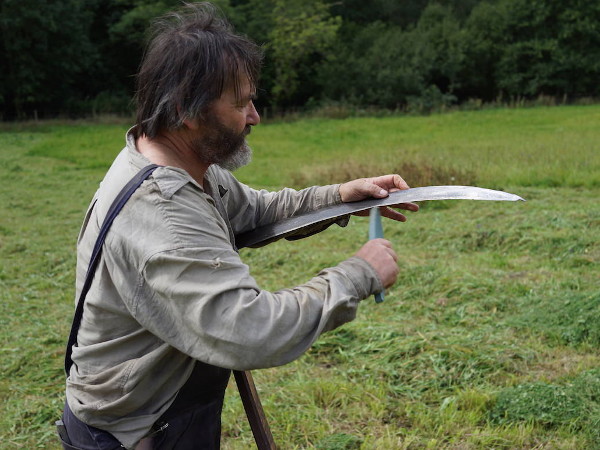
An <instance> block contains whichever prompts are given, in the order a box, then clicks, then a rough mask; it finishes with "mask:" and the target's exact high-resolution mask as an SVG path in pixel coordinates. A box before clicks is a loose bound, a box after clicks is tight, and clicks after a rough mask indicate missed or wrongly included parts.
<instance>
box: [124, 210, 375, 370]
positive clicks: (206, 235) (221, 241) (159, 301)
mask: <svg viewBox="0 0 600 450" xmlns="http://www.w3.org/2000/svg"><path fill="white" fill-rule="evenodd" d="M218 220H219V218H218V217H214V221H215V223H214V224H211V222H210V221H205V222H204V225H203V227H204V228H205V229H204V230H202V232H201V233H200V234H198V235H199V236H202V238H201V239H202V241H199V242H196V245H194V246H185V247H181V248H173V249H170V250H165V251H161V252H158V253H155V254H153V255H151V256H150V257H149V258H148V259H147V261H146V263H145V264H144V265H143V270H141V273H140V276H139V280H138V286H139V289H138V290H137V294H136V298H135V302H134V305H133V308H132V314H133V315H134V317H135V319H136V320H137V321H138V322H139V323H140V324H141V325H142V326H143V327H144V328H146V329H148V330H149V331H150V332H152V333H153V334H155V335H156V336H158V337H159V338H160V339H162V340H163V341H165V342H167V343H169V344H170V345H172V346H173V347H175V348H177V349H178V350H180V351H181V352H183V353H186V354H188V355H190V356H191V357H193V358H195V359H198V360H200V361H203V362H205V363H208V364H213V365H216V366H219V367H225V368H231V369H238V370H248V369H256V368H265V367H273V366H278V365H282V364H286V363H288V362H290V361H292V360H294V359H296V358H298V357H299V356H300V355H301V354H302V353H303V352H304V351H306V349H308V348H309V347H310V345H311V344H312V343H313V342H314V341H315V340H316V339H317V338H318V337H319V335H320V334H322V333H323V332H325V331H328V330H331V329H333V328H336V327H337V326H339V325H341V324H343V323H346V322H348V321H350V320H352V319H354V317H355V315H356V309H357V306H358V303H359V301H360V300H362V299H364V298H366V297H368V296H369V295H371V294H372V293H375V292H379V291H381V290H382V285H381V282H380V281H379V278H378V276H377V274H376V273H375V271H374V270H373V268H372V267H371V266H370V265H369V264H368V263H367V262H366V261H364V260H363V259H361V258H357V257H351V258H349V259H347V260H345V261H342V262H341V263H340V264H338V265H337V266H335V267H331V268H328V269H325V270H323V271H321V272H320V273H319V274H318V275H316V276H315V277H314V278H312V279H311V280H310V281H308V282H306V283H304V284H302V285H300V286H296V287H294V288H290V289H281V290H279V291H276V292H269V291H266V290H262V289H261V288H260V287H259V286H258V285H257V283H256V281H255V280H254V278H253V277H252V276H251V275H250V273H249V269H248V266H247V265H245V264H244V263H243V262H242V261H241V260H240V257H239V255H238V254H237V252H235V250H234V249H233V248H232V247H231V244H230V242H229V240H228V236H227V235H226V232H225V230H224V229H223V227H222V226H220V225H219V224H218V223H217V222H218Z"/></svg>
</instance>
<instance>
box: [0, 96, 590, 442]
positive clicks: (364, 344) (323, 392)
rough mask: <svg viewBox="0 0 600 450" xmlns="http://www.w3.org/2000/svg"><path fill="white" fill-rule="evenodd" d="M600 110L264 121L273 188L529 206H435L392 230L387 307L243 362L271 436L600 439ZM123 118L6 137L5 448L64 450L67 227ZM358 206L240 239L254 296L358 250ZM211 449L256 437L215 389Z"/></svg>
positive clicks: (254, 138) (265, 177)
mask: <svg viewBox="0 0 600 450" xmlns="http://www.w3.org/2000/svg"><path fill="white" fill-rule="evenodd" d="M598 123H600V107H598V106H586V107H555V108H533V109H515V110H491V111H478V112H459V113H450V114H443V115H434V116H429V117H386V118H361V119H345V120H315V119H310V120H300V121H297V122H293V123H271V124H267V125H262V126H260V127H257V128H256V129H255V131H254V132H253V134H252V135H251V143H252V145H253V147H254V148H255V161H254V162H253V163H252V165H250V166H248V167H247V168H244V169H242V170H240V171H239V173H238V176H239V178H240V179H242V180H243V181H245V182H247V183H249V184H251V185H253V186H256V187H260V188H262V187H266V188H277V187H281V186H284V185H295V186H299V185H304V184H310V183H314V182H318V183H328V182H337V181H342V180H343V179H344V178H348V177H353V176H358V175H372V174H375V173H378V172H382V171H383V172H389V171H396V170H397V169H402V168H404V169H405V170H402V171H401V173H402V175H403V176H404V177H405V178H406V179H407V181H408V182H409V183H410V184H412V185H414V186H417V185H424V184H440V183H457V184H477V185H479V186H483V187H490V188H502V189H505V190H508V191H510V192H514V193H517V194H519V195H521V196H523V197H525V198H526V199H527V200H528V202H527V203H518V204H517V203H488V202H467V201H464V202H457V201H454V202H452V201H447V202H428V203H425V204H424V205H422V210H421V211H420V212H419V213H417V214H410V215H409V221H408V222H407V223H405V224H399V223H386V224H385V225H384V227H385V232H386V237H387V238H388V239H390V240H391V241H393V243H394V246H395V249H396V250H397V252H398V254H399V255H400V259H401V266H402V270H401V274H400V277H399V280H398V282H397V283H396V285H395V286H394V287H392V288H391V289H390V290H389V292H388V293H387V295H386V301H385V302H384V303H383V304H375V303H374V301H373V300H372V299H368V300H366V301H365V302H364V303H363V304H362V305H361V308H360V310H359V313H358V317H357V319H356V320H355V321H354V322H352V323H350V324H347V325H345V326H344V327H342V328H340V329H338V330H336V331H333V332H330V333H328V334H326V335H324V336H323V337H322V338H321V339H320V340H319V341H318V342H317V343H316V344H315V345H314V347H313V348H312V349H311V350H310V351H309V352H308V353H307V354H306V355H304V356H303V357H302V358H300V359H299V360H298V361H296V362H294V363H292V364H289V365H287V366H284V367H280V368H274V369H268V370H262V371H255V372H254V378H255V380H256V383H257V386H258V389H259V391H260V393H261V397H262V400H263V403H264V407H265V410H266V414H267V416H268V418H269V420H270V423H271V426H272V429H273V433H274V436H275V438H276V440H277V442H278V443H279V444H280V446H281V448H286V449H287V448H320V449H330V450H331V449H342V448H344V449H351V448H363V449H371V448H381V449H392V448H394V449H396V448H399V449H402V448H407V449H408V448H410V449H413V448H414V449H417V448H431V449H437V448H448V449H458V448H460V449H471V448H472V449H478V448H507V449H508V448H510V449H513V448H553V449H554V448H558V449H572V448H581V449H587V448H600V433H599V432H598V430H599V429H600V374H599V372H598V368H599V367H600V365H599V362H600V352H599V351H598V348H599V344H600V332H599V329H600V328H599V327H600V276H599V275H600V272H599V270H598V269H599V262H600V245H599V242H600V206H599V205H598V196H599V194H600V148H599V147H600V144H599V142H600V127H598ZM126 129H127V126H126V125H124V124H86V123H77V124H60V123H54V124H37V125H36V124H30V125H12V126H7V125H4V126H3V127H2V128H1V129H0V177H1V179H2V184H1V185H0V287H1V289H0V300H1V301H0V305H1V308H2V314H1V315H0V339H2V345H1V347H2V361H1V362H0V368H1V373H2V378H1V380H0V400H2V403H3V404H4V405H5V406H4V408H3V412H4V414H3V415H2V418H1V419H0V442H2V444H0V446H1V447H2V448H58V446H57V441H56V439H55V437H54V430H53V428H52V423H53V420H54V419H55V418H56V417H57V416H58V415H59V413H60V410H61V407H62V401H63V385H64V376H63V373H62V358H63V351H64V342H65V340H66V335H67V332H68V328H69V326H70V320H71V316H72V311H73V272H74V263H75V252H74V249H75V239H76V235H77V232H78V229H79V226H80V222H81V220H82V216H83V212H84V210H85V208H86V206H87V203H88V201H89V199H90V198H91V196H92V194H93V192H94V191H95V189H96V187H97V184H98V182H99V180H100V179H101V178H102V175H103V173H104V171H105V169H106V167H107V166H108V164H109V163H110V161H111V159H112V158H113V157H114V156H115V155H116V153H117V152H118V151H119V150H120V148H121V147H122V145H123V144H122V143H123V134H124V133H125V131H126ZM367 228H368V224H367V221H366V220H365V219H360V218H355V219H353V220H352V221H351V223H350V224H349V226H348V227H347V228H346V229H339V228H332V229H329V230H327V231H325V232H324V233H321V234H320V235H317V236H314V237H311V238H309V239H306V240H302V241H296V242H294V243H290V242H278V243H275V244H272V245H270V246H268V247H265V248H262V249H257V250H244V251H243V252H242V257H243V259H244V260H245V261H246V262H247V263H248V264H249V265H250V267H251V269H252V273H253V275H254V276H255V277H256V278H257V279H258V280H259V281H260V283H261V284H262V285H263V286H264V287H265V288H267V289H272V290H274V289H278V288H281V287H288V286H293V285H295V284H298V283H302V282H303V281H306V280H307V279H309V278H310V277H311V276H313V275H314V274H315V273H317V272H318V270H319V269H320V268H322V267H325V266H328V265H333V264H336V263H337V262H338V261H339V260H341V259H343V258H346V257H347V256H349V255H351V254H353V253H354V252H355V251H356V249H357V248H358V247H359V246H360V245H361V243H362V242H364V240H365V239H366V234H367ZM223 421H224V425H223V447H224V448H226V449H245V448H252V442H253V441H252V436H251V434H250V431H249V427H248V425H247V423H246V420H245V417H244V413H243V410H242V407H241V403H240V400H239V396H238V394H237V391H236V389H235V387H234V386H233V385H232V386H231V389H228V393H227V399H226V406H225V411H224V414H223Z"/></svg>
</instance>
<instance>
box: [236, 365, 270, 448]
mask: <svg viewBox="0 0 600 450" xmlns="http://www.w3.org/2000/svg"><path fill="white" fill-rule="evenodd" d="M233 376H234V377H235V382H236V383H237V387H238V391H239V392H240V397H241V398H242V404H243V405H244V410H245V411H246V416H247V417H248V422H249V423H250V428H251V429H252V434H253V435H254V441H255V442H256V447H257V448H258V450H276V449H277V445H275V440H274V439H273V435H272V434H271V429H270V428H269V423H268V422H267V418H266V416H265V412H264V411H263V408H262V404H261V403H260V398H259V397H258V392H257V391H256V386H255V385H254V380H253V379H252V374H251V373H250V371H249V370H244V371H241V370H234V371H233Z"/></svg>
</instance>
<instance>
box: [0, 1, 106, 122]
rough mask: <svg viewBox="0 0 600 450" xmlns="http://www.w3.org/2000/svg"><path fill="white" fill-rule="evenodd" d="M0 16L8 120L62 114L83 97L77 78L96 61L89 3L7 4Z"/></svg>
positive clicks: (1, 92) (1, 91) (1, 96)
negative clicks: (67, 102) (65, 107)
mask: <svg viewBox="0 0 600 450" xmlns="http://www.w3.org/2000/svg"><path fill="white" fill-rule="evenodd" d="M92 3H93V2H92ZM0 18H1V19H0V35H1V37H2V39H1V42H0V61H2V68H1V70H0V102H2V109H3V111H4V115H5V117H6V118H14V117H17V118H21V117H25V116H27V114H28V113H31V112H32V111H34V110H35V111H39V112H40V113H44V112H50V113H52V112H58V111H57V110H58V109H59V108H61V107H63V105H64V99H65V98H77V97H80V96H81V95H82V93H81V92H77V89H76V87H75V85H76V81H77V78H78V77H80V76H82V75H83V74H85V73H86V72H87V70H88V68H89V67H90V65H91V63H92V61H93V59H94V57H95V50H94V48H93V47H92V46H91V44H90V42H89V39H88V29H89V26H90V24H91V21H92V15H91V14H90V12H89V10H88V9H87V8H86V7H85V4H83V2H80V1H77V0H62V1H60V2H54V1H47V0H4V1H3V2H2V3H1V4H0ZM89 75H92V74H89Z"/></svg>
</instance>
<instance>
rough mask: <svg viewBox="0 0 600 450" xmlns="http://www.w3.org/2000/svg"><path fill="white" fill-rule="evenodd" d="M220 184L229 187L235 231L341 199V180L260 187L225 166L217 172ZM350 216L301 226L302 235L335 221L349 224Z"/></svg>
mask: <svg viewBox="0 0 600 450" xmlns="http://www.w3.org/2000/svg"><path fill="white" fill-rule="evenodd" d="M216 178H217V179H218V183H219V185H220V186H224V187H225V188H226V190H227V191H228V192H227V196H226V197H225V198H224V199H223V200H224V203H225V207H226V209H227V215H228V217H229V221H230V223H231V227H232V229H233V232H234V234H235V235H239V234H242V233H244V232H247V231H251V230H254V229H255V228H257V227H260V226H263V225H267V224H270V223H273V222H277V221H279V220H282V219H286V218H288V217H293V216H294V215H297V214H302V213H304V212H309V211H314V210H316V209H320V208H323V207H326V206H329V205H335V204H339V203H341V201H342V200H341V198H340V194H339V187H340V185H339V184H333V185H327V186H313V187H309V188H306V189H302V190H299V191H297V190H294V189H290V188H284V189H281V190H280V191H277V192H270V191H267V190H264V189H262V190H256V189H252V188H251V187H249V186H246V185H245V184H243V183H240V182H239V181H238V180H237V179H235V177H234V176H233V175H232V174H231V173H229V172H227V171H224V170H219V172H217V173H216ZM348 220H349V217H348V216H345V217H342V218H339V219H334V220H331V221H328V222H326V223H320V224H315V225H313V226H312V227H310V229H302V230H298V232H297V233H294V234H292V235H291V236H294V235H297V237H298V238H300V237H305V236H310V235H312V234H315V233H317V232H319V231H322V230H324V229H325V228H327V227H329V226H330V225H332V224H333V223H337V224H338V225H340V226H346V225H347V223H348Z"/></svg>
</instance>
